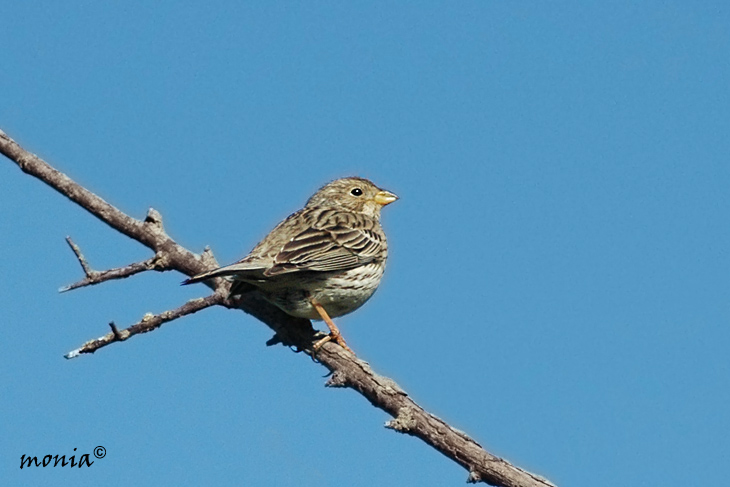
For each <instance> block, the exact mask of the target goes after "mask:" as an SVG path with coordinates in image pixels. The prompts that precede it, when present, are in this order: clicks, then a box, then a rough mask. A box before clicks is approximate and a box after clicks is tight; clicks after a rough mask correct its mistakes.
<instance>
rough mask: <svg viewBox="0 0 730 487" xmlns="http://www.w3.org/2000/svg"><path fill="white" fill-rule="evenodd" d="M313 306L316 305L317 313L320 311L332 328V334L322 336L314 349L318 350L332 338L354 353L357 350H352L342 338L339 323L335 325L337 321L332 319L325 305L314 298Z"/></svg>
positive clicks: (328, 326) (320, 314) (328, 325)
mask: <svg viewBox="0 0 730 487" xmlns="http://www.w3.org/2000/svg"><path fill="white" fill-rule="evenodd" d="M312 306H314V309H316V310H317V313H319V316H321V317H322V319H323V320H324V322H325V323H326V324H327V328H329V329H330V334H329V335H327V336H326V337H324V338H322V339H321V340H319V341H317V343H315V344H314V347H313V348H314V351H315V352H316V351H317V350H319V347H321V346H322V345H324V344H325V343H327V342H329V341H330V340H334V341H336V342H337V344H338V345H339V346H341V347H342V348H344V349H345V350H347V351H348V352H350V353H352V354H354V353H355V352H353V351H352V349H351V348H350V347H348V346H347V344H346V343H345V339H344V338H342V334H341V333H340V329H339V328H337V325H335V322H334V321H332V318H330V316H329V315H328V314H327V311H325V309H324V307H323V306H322V305H321V304H319V303H317V302H316V301H314V300H312Z"/></svg>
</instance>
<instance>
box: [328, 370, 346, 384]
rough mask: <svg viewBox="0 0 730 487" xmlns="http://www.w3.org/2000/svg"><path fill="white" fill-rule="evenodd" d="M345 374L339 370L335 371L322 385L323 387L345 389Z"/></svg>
mask: <svg viewBox="0 0 730 487" xmlns="http://www.w3.org/2000/svg"><path fill="white" fill-rule="evenodd" d="M347 385H348V382H347V374H345V373H344V372H343V371H341V370H335V371H334V372H332V375H330V378H329V379H327V382H326V383H325V384H324V386H325V387H347Z"/></svg>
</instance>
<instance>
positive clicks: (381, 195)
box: [373, 190, 398, 206]
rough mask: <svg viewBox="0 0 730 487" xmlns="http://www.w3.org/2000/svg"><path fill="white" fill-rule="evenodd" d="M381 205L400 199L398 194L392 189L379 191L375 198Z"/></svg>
mask: <svg viewBox="0 0 730 487" xmlns="http://www.w3.org/2000/svg"><path fill="white" fill-rule="evenodd" d="M373 199H374V200H375V202H376V203H377V204H379V205H380V206H385V205H388V204H390V203H392V202H394V201H395V200H397V199H398V196H397V195H395V194H393V193H391V192H390V191H385V190H383V191H379V192H378V193H377V194H376V195H375V198H373Z"/></svg>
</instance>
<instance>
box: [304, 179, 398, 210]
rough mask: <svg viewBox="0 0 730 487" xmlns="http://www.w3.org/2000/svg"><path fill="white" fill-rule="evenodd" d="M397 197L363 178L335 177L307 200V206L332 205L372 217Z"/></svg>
mask: <svg viewBox="0 0 730 487" xmlns="http://www.w3.org/2000/svg"><path fill="white" fill-rule="evenodd" d="M397 199H398V196H396V195H395V194H393V193H391V192H390V191H385V190H384V189H380V188H378V187H377V186H375V185H374V184H373V183H372V182H371V181H368V180H367V179H364V178H358V177H351V178H342V179H336V180H334V181H332V182H331V183H328V184H326V185H324V186H323V187H322V188H321V189H320V190H319V191H317V192H316V193H314V195H313V196H312V197H311V198H309V201H307V207H313V206H334V207H339V208H343V209H347V210H350V211H354V212H357V213H362V214H364V215H367V216H370V217H372V218H376V219H377V218H379V217H380V209H381V208H382V207H384V206H385V205H388V204H390V203H392V202H394V201H395V200H397Z"/></svg>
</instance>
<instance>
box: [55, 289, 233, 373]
mask: <svg viewBox="0 0 730 487" xmlns="http://www.w3.org/2000/svg"><path fill="white" fill-rule="evenodd" d="M225 302H226V298H225V296H224V295H223V294H219V293H216V294H211V295H210V296H208V297H205V298H198V299H192V300H190V301H188V302H187V303H185V304H183V305H182V306H180V307H179V308H176V309H173V310H170V311H165V312H164V313H160V314H158V315H153V314H152V313H147V314H146V315H144V317H143V318H142V319H141V320H140V321H138V322H137V323H135V324H134V325H132V326H130V327H129V328H125V329H124V330H119V329H118V328H117V327H116V325H115V324H114V323H113V322H112V323H109V326H110V327H111V332H109V333H107V334H106V335H104V336H102V337H99V338H97V339H95V340H89V341H88V342H86V343H84V344H83V345H81V346H80V347H79V348H77V349H76V350H71V351H70V352H69V353H67V354H66V355H64V357H66V358H67V359H72V358H76V357H78V356H79V355H81V354H84V353H94V352H96V351H97V350H99V349H100V348H102V347H106V346H107V345H109V344H111V343H114V342H123V341H124V340H127V339H128V338H129V337H131V336H134V335H138V334H140V333H147V332H148V331H152V330H155V329H157V328H159V327H161V326H162V325H164V324H165V323H167V322H169V321H173V320H176V319H178V318H182V317H183V316H187V315H190V314H193V313H196V312H198V311H200V310H203V309H205V308H209V307H211V306H216V305H218V304H224V303H225Z"/></svg>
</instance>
